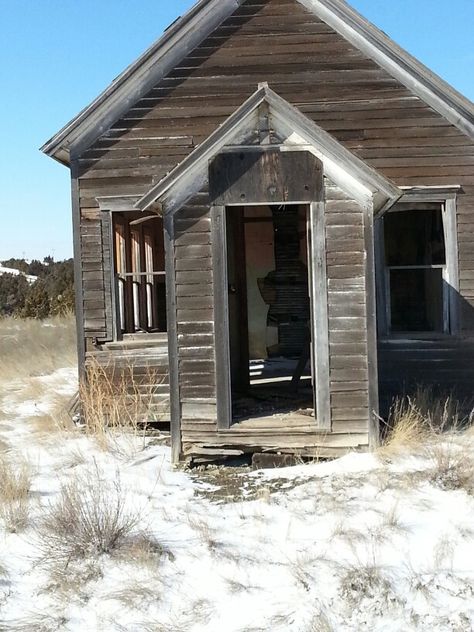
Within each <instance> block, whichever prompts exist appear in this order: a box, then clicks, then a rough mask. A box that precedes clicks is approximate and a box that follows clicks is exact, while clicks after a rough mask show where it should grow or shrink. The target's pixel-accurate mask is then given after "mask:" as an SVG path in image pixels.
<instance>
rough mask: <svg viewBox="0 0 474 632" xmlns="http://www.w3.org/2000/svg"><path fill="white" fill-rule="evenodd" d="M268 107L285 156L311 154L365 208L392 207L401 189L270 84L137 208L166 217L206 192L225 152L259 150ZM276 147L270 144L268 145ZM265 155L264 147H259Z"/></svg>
mask: <svg viewBox="0 0 474 632" xmlns="http://www.w3.org/2000/svg"><path fill="white" fill-rule="evenodd" d="M263 104H266V106H267V108H268V110H265V116H268V120H269V127H270V128H271V130H272V133H273V134H274V135H276V136H277V137H279V138H280V139H281V141H280V143H279V145H278V146H279V147H280V149H281V150H282V151H291V150H293V151H302V150H304V151H309V152H311V153H313V154H314V155H316V156H317V157H318V158H319V159H320V160H321V161H322V163H323V166H324V173H325V175H326V176H328V177H329V178H330V179H331V180H332V181H333V182H334V183H335V184H337V185H338V186H340V187H341V188H342V189H343V190H344V191H346V192H347V193H348V194H351V195H354V197H355V198H356V199H357V200H359V201H360V202H361V203H362V204H365V205H371V206H372V205H373V208H374V211H375V212H383V210H385V209H387V208H389V207H390V206H392V205H393V204H394V203H395V202H396V201H397V200H398V199H399V198H400V197H401V195H402V191H401V189H399V188H398V187H396V186H395V185H394V184H393V183H392V182H390V181H389V180H387V178H385V177H384V176H382V175H381V174H380V173H378V172H377V171H376V170H375V169H373V168H372V167H369V166H368V165H367V164H366V163H365V162H363V161H362V160H360V158H358V157H357V156H355V155H354V154H352V153H351V152H350V151H349V150H348V149H346V148H345V147H344V146H343V145H341V144H340V143H339V142H338V141H337V140H336V139H335V138H334V137H333V136H331V135H330V134H328V133H327V132H326V131H325V130H323V129H322V128H321V127H319V126H318V125H316V123H314V122H313V121H312V120H311V119H309V118H308V117H306V116H305V115H304V114H303V113H302V112H300V111H299V110H298V109H297V108H295V107H294V106H293V105H291V104H290V103H288V102H287V101H286V100H285V99H282V98H281V97H280V96H279V95H278V94H276V92H274V91H273V90H271V89H270V88H269V87H268V85H267V84H261V85H260V86H259V87H258V89H257V91H256V92H254V94H253V95H252V96H251V97H250V98H249V99H247V101H245V103H243V104H242V105H241V106H240V107H239V108H238V109H237V110H236V111H235V112H234V113H233V114H232V115H231V116H230V117H229V118H228V119H227V120H226V121H225V122H224V123H223V124H222V125H221V126H220V127H219V128H217V129H216V130H215V131H214V132H213V133H212V134H211V135H210V136H209V137H208V138H207V139H206V140H205V141H203V142H202V143H201V144H200V145H199V146H198V147H197V148H196V149H195V150H194V151H193V152H192V153H191V154H189V155H188V156H187V157H186V158H185V159H184V160H183V161H182V162H181V163H180V164H179V165H177V167H175V168H174V169H173V170H172V171H171V172H170V173H169V174H168V175H167V176H165V177H164V178H163V179H162V180H161V181H160V182H159V183H158V184H156V185H155V186H153V187H152V188H151V189H150V190H149V191H148V192H147V193H146V194H145V195H144V196H143V197H142V198H140V199H139V200H138V201H137V202H136V203H135V208H136V209H137V210H140V211H145V210H147V209H149V208H153V207H155V208H156V206H157V205H158V206H159V208H160V211H161V212H162V213H163V214H166V213H172V212H174V211H176V210H178V209H179V208H181V206H183V204H185V203H186V202H187V201H188V200H189V199H190V198H191V197H192V196H193V195H195V194H196V193H197V192H198V191H200V190H201V189H202V187H203V186H204V185H205V184H206V182H207V178H208V167H209V161H210V160H212V159H213V158H214V157H215V156H216V155H217V154H218V153H219V152H220V151H222V150H223V149H224V148H226V149H232V147H233V146H234V147H242V146H245V145H246V144H248V143H249V142H250V143H251V144H252V146H254V142H253V141H254V139H255V130H256V129H258V128H259V127H260V125H259V109H260V106H262V105H263ZM266 146H267V147H271V145H266ZM255 148H256V149H257V148H260V149H261V150H262V151H264V149H265V145H255Z"/></svg>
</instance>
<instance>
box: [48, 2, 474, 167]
mask: <svg viewBox="0 0 474 632" xmlns="http://www.w3.org/2000/svg"><path fill="white" fill-rule="evenodd" d="M296 1H297V2H300V3H301V4H302V5H303V6H304V7H306V8H307V9H308V10H309V11H311V12H312V13H314V14H315V15H316V16H317V17H318V18H319V19H321V20H322V21H324V22H325V23H326V24H328V25H329V26H330V27H332V28H333V29H334V30H335V31H336V32H338V33H339V34H340V35H341V36H342V37H344V38H345V39H346V40H347V41H349V42H351V43H352V44H353V45H354V46H355V47H356V48H358V49H359V50H360V51H361V52H363V53H364V54H366V55H367V56H369V57H370V58H372V59H373V60H374V61H375V62H376V63H377V64H378V65H379V66H381V67H382V68H384V69H385V70H386V71H387V72H389V73H390V75H392V76H393V77H394V78H395V79H397V80H399V81H400V82H401V83H402V84H403V85H405V86H406V87H407V88H409V89H410V90H411V91H412V92H413V93H414V94H416V95H417V96H419V97H420V98H421V99H422V100H423V101H424V102H425V103H427V104H428V105H430V106H431V107H432V108H433V109H434V110H436V111H437V112H438V113H439V114H441V115H442V116H444V117H445V118H446V119H447V120H448V121H449V122H450V123H452V124H453V125H455V126H456V127H458V128H459V129H460V130H461V131H462V132H463V133H465V134H466V135H467V136H469V137H470V138H474V104H473V103H472V102H471V101H470V100H469V99H467V98H465V97H464V96H462V95H461V94H460V93H459V92H457V91H456V90H455V89H454V88H452V87H451V86H450V85H449V84H448V83H446V82H445V81H444V80H443V79H441V78H440V77H438V76H437V75H436V74H435V73H433V72H431V71H430V70H429V69H428V68H427V67H426V66H424V65H423V64H421V63H420V62H419V61H418V60H416V59H415V58H414V57H413V56H412V55H410V54H409V53H407V52H406V51H404V50H403V49H402V48H400V47H399V46H398V45H397V44H395V42H393V40H391V39H390V38H389V37H388V36H387V35H385V33H383V32H382V31H381V30H379V29H378V28H377V27H375V26H374V25H373V24H371V23H370V22H369V21H367V20H366V19H365V18H364V17H362V16H361V15H360V14H359V13H357V12H356V11H355V10H354V9H352V8H351V7H350V6H349V5H348V4H347V3H346V2H345V1H344V0H296ZM244 2H245V0H200V1H199V2H197V4H196V5H195V6H194V7H193V8H192V9H191V10H190V11H188V12H187V13H186V14H185V15H184V16H183V17H182V18H180V19H179V20H177V21H176V22H175V23H174V24H173V25H171V27H170V28H168V29H167V30H166V31H165V33H164V34H163V36H162V37H161V38H160V39H159V40H158V41H157V42H156V43H155V44H153V45H152V46H151V47H150V48H149V49H148V50H147V51H146V52H145V53H144V54H143V55H142V56H141V57H140V58H139V59H137V61H135V62H134V63H133V64H131V65H130V66H129V67H128V68H127V69H126V70H125V71H124V72H123V73H122V74H121V75H119V76H118V77H117V78H116V79H115V80H114V81H113V82H112V83H111V84H110V86H109V87H108V88H107V89H106V90H105V91H104V92H102V94H100V95H99V96H98V97H97V99H95V100H94V101H93V102H92V103H91V104H90V105H89V106H88V107H86V108H85V109H84V110H82V112H80V113H79V114H78V115H77V116H76V117H75V118H74V119H72V120H71V121H70V122H69V123H68V124H67V125H66V126H65V127H63V128H62V129H61V130H60V131H59V132H58V133H57V134H56V135H55V136H53V137H52V138H51V139H50V140H49V141H48V142H47V143H45V145H43V147H41V151H43V152H44V153H46V154H48V155H49V156H52V157H53V158H55V159H56V160H58V161H59V162H62V163H64V164H68V162H69V160H70V158H71V155H70V154H71V153H72V152H73V153H74V154H75V155H79V154H80V153H81V152H82V151H84V150H85V149H87V148H88V147H90V146H91V145H92V144H93V143H94V142H95V141H96V140H97V139H98V138H99V137H100V136H101V135H102V134H103V133H104V132H106V131H107V130H108V129H109V128H110V127H111V125H113V124H114V123H115V122H116V121H117V120H118V119H119V118H120V117H121V116H122V115H123V114H125V112H127V110H128V109H129V108H130V107H132V105H133V104H134V103H136V102H137V101H138V100H139V99H140V98H141V97H142V96H144V95H145V94H146V93H147V92H148V91H149V90H151V89H152V88H153V87H154V86H156V85H157V84H158V83H159V82H160V80H162V79H163V78H164V77H166V76H167V75H168V74H169V73H170V72H171V71H172V70H173V69H174V68H175V67H176V66H177V65H178V64H179V63H180V62H181V61H182V60H183V59H184V58H185V57H186V55H187V54H188V53H189V52H191V51H192V50H193V49H195V48H196V47H197V46H199V44H200V43H201V42H203V41H204V40H205V39H206V37H208V36H209V35H210V34H211V33H212V31H213V30H214V29H216V28H217V27H218V26H219V25H220V24H222V22H223V21H224V20H226V19H227V18H228V17H230V16H231V15H232V14H233V13H234V12H235V11H236V10H237V9H238V8H239V7H240V6H241V5H242V4H244Z"/></svg>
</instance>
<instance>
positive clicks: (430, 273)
mask: <svg viewBox="0 0 474 632" xmlns="http://www.w3.org/2000/svg"><path fill="white" fill-rule="evenodd" d="M384 241H385V244H384V245H385V270H386V295H387V302H388V305H387V311H388V320H389V330H390V331H391V332H392V333H404V332H405V333H409V332H419V333H421V332H426V333H431V332H433V333H434V332H439V333H441V332H443V331H445V330H446V326H447V307H446V306H447V301H448V300H449V296H448V292H447V288H446V285H447V284H446V282H445V278H446V244H445V230H444V226H443V212H442V207H441V205H438V208H427V209H416V210H395V211H393V212H390V213H388V214H387V215H386V217H385V218H384Z"/></svg>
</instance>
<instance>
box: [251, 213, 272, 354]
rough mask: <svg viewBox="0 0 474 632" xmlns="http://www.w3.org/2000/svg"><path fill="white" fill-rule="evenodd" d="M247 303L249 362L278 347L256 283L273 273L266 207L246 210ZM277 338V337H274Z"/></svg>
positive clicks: (270, 230)
mask: <svg viewBox="0 0 474 632" xmlns="http://www.w3.org/2000/svg"><path fill="white" fill-rule="evenodd" d="M249 218H253V219H255V218H263V221H252V222H246V223H245V247H246V270H247V301H248V326H249V356H250V360H262V359H266V358H267V347H269V346H272V345H274V344H277V343H278V337H277V332H274V331H272V329H271V328H270V329H269V328H268V327H267V317H268V305H267V304H266V303H265V301H264V300H263V297H262V294H261V292H260V290H259V286H258V280H259V279H264V278H265V277H266V276H267V274H268V273H269V272H271V271H272V270H274V269H275V254H274V244H273V222H272V214H271V211H270V208H269V207H268V206H252V207H246V208H245V219H246V220H248V219H249ZM275 336H276V337H275Z"/></svg>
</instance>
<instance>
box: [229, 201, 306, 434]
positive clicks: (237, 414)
mask: <svg viewBox="0 0 474 632" xmlns="http://www.w3.org/2000/svg"><path fill="white" fill-rule="evenodd" d="M308 212H309V210H308V207H307V206H305V205H299V206H298V205H275V206H245V207H229V208H227V210H226V236H227V274H228V309H229V340H230V363H231V385H232V417H233V421H234V422H235V421H241V420H244V419H248V418H250V417H266V416H271V415H275V414H277V415H278V414H286V413H290V412H291V411H299V412H302V411H303V412H304V413H306V414H308V415H312V414H313V413H314V408H313V388H312V379H311V366H310V343H311V341H310V320H311V308H310V305H311V303H310V293H309V286H308Z"/></svg>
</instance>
